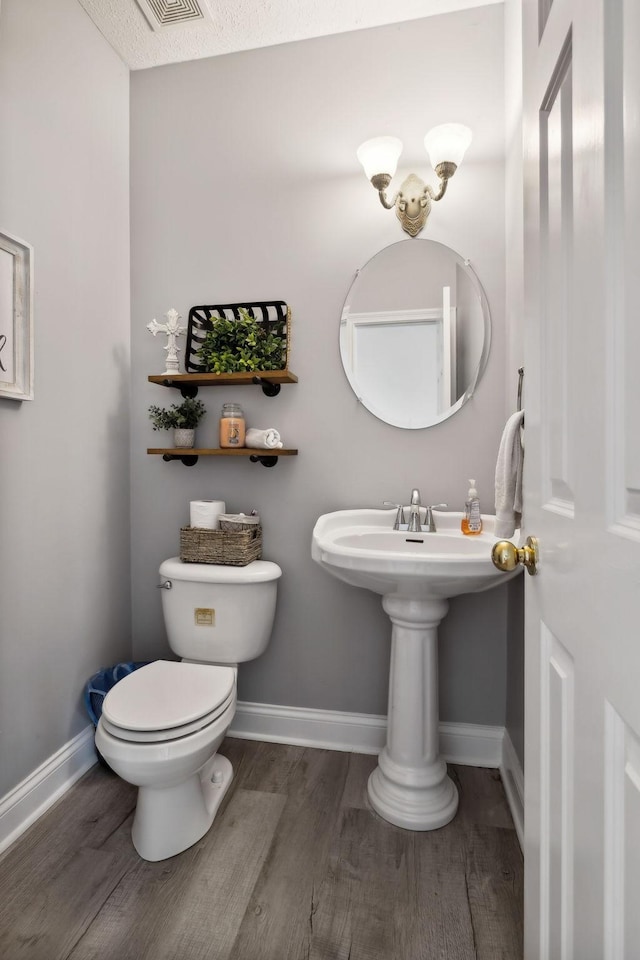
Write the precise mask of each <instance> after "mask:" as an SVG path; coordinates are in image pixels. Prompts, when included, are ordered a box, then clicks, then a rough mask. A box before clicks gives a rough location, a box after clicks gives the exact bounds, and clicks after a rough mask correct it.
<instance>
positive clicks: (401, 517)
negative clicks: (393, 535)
mask: <svg viewBox="0 0 640 960" xmlns="http://www.w3.org/2000/svg"><path fill="white" fill-rule="evenodd" d="M382 505H383V507H395V508H396V510H397V511H398V512H397V513H396V519H395V523H394V524H393V529H394V530H399V529H400V524H401V523H406V521H405V519H404V507H403V506H402V504H401V503H392V502H391V500H383V501H382Z"/></svg>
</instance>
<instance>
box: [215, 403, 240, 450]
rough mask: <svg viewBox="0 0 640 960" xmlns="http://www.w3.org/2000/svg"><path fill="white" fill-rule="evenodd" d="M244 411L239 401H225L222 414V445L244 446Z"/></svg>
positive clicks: (227, 446) (225, 446) (226, 446)
mask: <svg viewBox="0 0 640 960" xmlns="http://www.w3.org/2000/svg"><path fill="white" fill-rule="evenodd" d="M244 435H245V422H244V413H243V412H242V407H241V406H240V404H239V403H223V404H222V413H221V415H220V446H221V447H223V448H229V447H244Z"/></svg>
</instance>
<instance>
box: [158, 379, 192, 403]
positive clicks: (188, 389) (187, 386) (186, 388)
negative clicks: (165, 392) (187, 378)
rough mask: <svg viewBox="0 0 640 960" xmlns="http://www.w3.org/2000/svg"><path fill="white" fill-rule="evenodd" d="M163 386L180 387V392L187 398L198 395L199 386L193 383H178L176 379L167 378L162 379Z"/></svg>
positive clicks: (190, 398)
mask: <svg viewBox="0 0 640 960" xmlns="http://www.w3.org/2000/svg"><path fill="white" fill-rule="evenodd" d="M162 386H163V387H178V389H179V390H180V393H181V394H182V396H183V397H184V399H185V400H192V399H193V398H194V397H197V396H198V388H197V387H196V385H195V384H193V383H176V382H175V380H169V379H168V378H167V379H166V380H163V381H162Z"/></svg>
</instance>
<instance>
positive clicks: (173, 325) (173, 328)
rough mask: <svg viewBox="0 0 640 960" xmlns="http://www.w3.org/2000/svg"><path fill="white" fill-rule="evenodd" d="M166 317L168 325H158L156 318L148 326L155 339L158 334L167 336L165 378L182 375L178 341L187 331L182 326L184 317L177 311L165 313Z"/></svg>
mask: <svg viewBox="0 0 640 960" xmlns="http://www.w3.org/2000/svg"><path fill="white" fill-rule="evenodd" d="M165 317H166V318H167V322H166V323H158V321H157V320H156V319H155V317H154V318H153V320H152V321H151V322H150V323H148V324H147V330H149V331H150V332H151V333H152V334H153V335H154V337H155V335H156V333H166V334H167V338H168V339H167V345H166V347H165V348H164V349H165V350H166V351H167V359H166V364H167V368H166V370H165V371H164V373H163V374H162V376H165V374H173V373H180V364H179V362H178V344H177V339H178V337H179V336H181V334H183V333H184V332H185V330H186V329H187V328H186V327H183V326H181V325H180V322H179V321H180V320H182V317H181V316H180V314H179V313H178V311H177V310H173V309H172V310H169V312H168V313H165Z"/></svg>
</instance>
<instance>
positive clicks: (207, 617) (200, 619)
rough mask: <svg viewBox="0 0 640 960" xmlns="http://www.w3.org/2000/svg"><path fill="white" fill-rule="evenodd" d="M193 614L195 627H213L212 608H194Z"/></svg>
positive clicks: (213, 615) (214, 619) (213, 614)
mask: <svg viewBox="0 0 640 960" xmlns="http://www.w3.org/2000/svg"><path fill="white" fill-rule="evenodd" d="M193 613H194V619H195V622H196V627H215V624H216V612H215V610H214V609H213V608H212V607H196V608H195V610H194V611H193Z"/></svg>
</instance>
